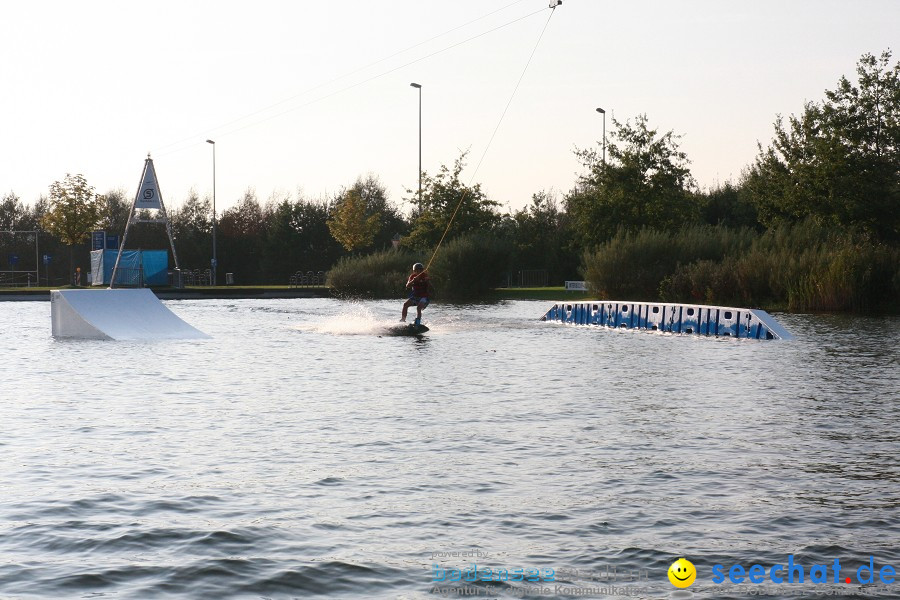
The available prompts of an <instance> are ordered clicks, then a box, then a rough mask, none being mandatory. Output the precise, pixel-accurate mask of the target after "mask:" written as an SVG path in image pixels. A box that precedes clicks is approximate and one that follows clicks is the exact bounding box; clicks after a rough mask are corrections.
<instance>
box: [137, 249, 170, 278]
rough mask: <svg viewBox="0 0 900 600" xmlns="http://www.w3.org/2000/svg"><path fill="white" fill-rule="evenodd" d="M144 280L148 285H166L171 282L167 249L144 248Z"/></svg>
mask: <svg viewBox="0 0 900 600" xmlns="http://www.w3.org/2000/svg"><path fill="white" fill-rule="evenodd" d="M141 263H142V264H143V267H144V282H145V283H146V284H147V285H166V284H167V283H168V282H169V253H168V251H166V250H144V251H143V256H142V258H141Z"/></svg>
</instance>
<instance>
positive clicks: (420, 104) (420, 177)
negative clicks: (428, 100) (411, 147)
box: [409, 83, 422, 206]
mask: <svg viewBox="0 0 900 600" xmlns="http://www.w3.org/2000/svg"><path fill="white" fill-rule="evenodd" d="M409 85H410V87H414V88H416V89H417V90H419V206H421V205H422V86H421V84H418V83H411V84H409Z"/></svg>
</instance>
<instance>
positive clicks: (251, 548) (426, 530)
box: [0, 299, 900, 599]
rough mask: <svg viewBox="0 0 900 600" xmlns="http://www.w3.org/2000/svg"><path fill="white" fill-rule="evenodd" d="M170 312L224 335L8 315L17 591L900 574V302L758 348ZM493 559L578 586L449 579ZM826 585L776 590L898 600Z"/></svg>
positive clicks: (449, 587)
mask: <svg viewBox="0 0 900 600" xmlns="http://www.w3.org/2000/svg"><path fill="white" fill-rule="evenodd" d="M167 304H168V306H169V307H170V308H171V309H172V310H174V311H175V312H176V313H178V314H179V315H180V316H182V317H183V318H184V319H185V320H187V321H188V322H190V323H191V324H193V325H195V326H196V327H198V328H199V329H201V330H203V331H205V332H206V333H208V334H210V335H211V336H212V338H211V339H209V340H203V341H175V342H171V341H169V342H155V343H134V342H101V341H56V340H54V339H53V338H52V337H51V336H50V316H49V312H50V304H49V303H48V302H4V303H0V329H2V337H0V357H2V359H0V360H2V364H0V374H2V379H0V395H2V402H0V424H2V432H0V457H2V464H3V468H2V471H0V490H2V495H0V598H88V597H89V598H96V597H100V598H168V597H172V598H176V597H178V598H273V599H282V598H307V597H315V596H321V597H325V596H327V597H334V598H438V597H441V595H442V594H445V595H451V596H452V597H458V595H459V594H463V593H464V592H466V591H467V590H468V593H469V595H470V596H471V595H473V594H477V595H478V596H480V597H482V598H484V597H509V598H514V597H571V596H567V595H566V594H568V593H569V592H567V591H566V590H569V591H571V590H572V589H574V588H579V589H582V590H585V589H587V588H591V589H592V590H593V591H590V592H585V595H586V596H588V597H614V596H613V595H612V594H613V593H615V590H616V589H618V588H616V587H615V586H622V588H627V589H628V590H629V593H632V594H633V597H646V598H659V597H674V598H678V597H702V598H713V597H715V598H731V597H742V596H740V591H741V590H740V589H739V588H740V586H736V585H734V584H730V583H729V582H728V580H727V579H726V583H725V586H726V587H727V586H728V585H730V586H731V587H730V588H727V589H724V590H723V589H717V588H715V584H714V583H713V582H712V581H711V577H712V571H711V569H712V568H713V566H714V565H716V564H722V565H724V566H725V569H726V571H727V569H728V567H729V566H731V565H733V564H735V563H740V564H742V565H743V566H744V567H745V568H749V566H750V565H752V564H754V563H759V564H763V565H766V566H767V568H768V566H771V565H773V564H778V563H784V562H785V561H787V557H788V555H793V557H794V559H793V560H794V562H795V563H799V564H802V565H806V568H807V576H809V568H810V567H811V566H812V565H813V564H827V565H831V564H832V563H833V562H834V560H835V559H839V560H840V564H841V565H842V566H844V567H845V571H846V574H848V575H852V574H854V573H855V571H856V569H857V567H858V566H860V565H863V564H867V562H868V560H869V557H870V556H873V557H874V562H875V567H876V570H877V569H878V568H880V567H881V566H882V565H885V564H889V565H893V566H894V567H895V569H896V570H897V571H898V572H900V547H898V541H900V512H898V507H900V467H898V452H900V428H898V423H900V409H898V406H900V363H898V348H900V319H898V318H896V317H887V318H851V317H843V316H840V317H838V316H804V315H779V317H778V318H779V320H780V321H781V322H782V324H783V325H784V326H785V327H786V328H787V329H788V330H790V331H791V332H792V333H794V334H795V335H796V336H797V340H796V341H793V342H756V341H748V340H733V339H728V340H715V339H696V338H691V337H680V336H674V335H665V334H655V333H646V332H633V331H608V330H600V329H589V328H578V327H572V326H564V325H559V324H548V323H542V322H540V321H538V320H537V319H538V318H539V317H540V315H542V314H543V313H544V312H545V311H546V310H547V308H549V303H546V302H514V303H507V304H499V305H490V306H448V305H435V306H432V307H431V308H429V310H428V311H427V312H428V314H427V317H428V318H427V319H426V321H427V322H428V324H429V325H430V326H431V328H432V329H431V331H430V332H429V333H428V334H427V335H425V336H423V337H420V338H394V337H384V336H382V335H381V334H382V333H384V330H385V328H386V327H387V326H389V325H391V324H393V321H394V320H395V319H396V318H397V316H398V313H399V303H387V302H367V303H361V304H352V303H343V302H338V301H333V300H322V299H298V300H240V301H229V300H204V301H183V302H168V303H167ZM471 555H474V556H471ZM679 556H686V557H688V558H689V559H690V560H691V561H692V562H693V563H694V564H695V565H696V568H697V570H698V576H697V581H696V583H695V584H694V585H693V586H692V587H691V588H689V590H688V591H679V590H676V588H674V587H673V586H672V585H671V584H670V583H669V581H668V579H667V577H666V574H665V573H666V569H667V568H668V566H669V565H670V564H671V563H672V561H674V560H675V559H676V558H678V557H679ZM472 563H476V564H477V568H478V569H479V570H480V571H479V573H480V574H483V573H484V571H483V570H484V569H486V568H491V569H495V570H496V569H506V570H508V572H509V573H513V572H514V571H515V570H516V569H523V570H524V571H523V572H524V573H526V574H527V573H529V571H528V569H537V570H539V572H540V573H541V574H542V576H545V577H546V575H547V574H548V573H550V572H551V571H550V570H552V573H553V575H552V579H553V581H550V582H542V583H540V584H539V583H535V582H528V581H524V582H515V581H508V582H484V581H481V582H476V583H467V582H465V581H461V582H460V581H455V582H451V581H448V579H449V578H450V577H452V576H456V577H458V576H459V574H457V575H448V573H450V574H452V573H453V569H454V568H455V569H463V570H464V569H466V568H471V565H472ZM613 570H614V571H615V572H614V573H613ZM603 573H606V575H603ZM469 574H471V571H470V573H469ZM844 574H845V572H843V571H842V574H841V578H842V579H843V576H844ZM441 577H443V578H444V580H443V581H437V582H435V581H433V580H434V579H440V578H441ZM828 577H829V582H831V572H830V571H829V575H828ZM487 578H488V579H491V576H488V577H487ZM876 583H877V578H876ZM560 585H562V586H563V587H562V588H559V587H556V586H560ZM592 586H593V587H592ZM601 586H605V587H602V589H601ZM804 586H805V587H804ZM804 586H801V585H799V584H796V585H793V586H788V585H787V584H783V585H782V586H781V587H780V588H779V587H778V586H776V585H774V584H773V583H772V582H771V581H767V585H766V584H762V586H757V587H758V589H757V590H756V591H763V587H764V588H765V589H766V590H768V593H769V596H770V597H775V596H778V595H779V594H781V593H782V592H781V591H779V590H782V591H784V595H788V591H786V590H792V591H793V590H801V589H812V590H813V591H830V593H835V594H844V595H847V596H850V595H852V594H861V595H862V596H863V597H865V596H871V595H882V596H884V597H891V596H892V597H900V583H897V582H895V583H894V584H893V586H892V587H891V588H890V589H889V590H888V591H887V592H884V591H883V590H880V588H879V587H878V586H877V585H873V586H861V585H859V584H858V583H857V582H855V581H854V582H853V583H851V584H846V583H844V582H843V581H841V582H839V583H838V584H833V583H829V584H818V585H813V586H812V587H811V588H810V586H809V582H808V581H807V583H806V584H804ZM744 587H746V586H744ZM751 587H752V586H751ZM541 590H546V592H542V591H541ZM773 590H774V591H773ZM855 597H860V596H855Z"/></svg>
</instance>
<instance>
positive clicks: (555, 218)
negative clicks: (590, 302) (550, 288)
mask: <svg viewBox="0 0 900 600" xmlns="http://www.w3.org/2000/svg"><path fill="white" fill-rule="evenodd" d="M504 230H505V232H506V234H507V236H509V237H510V238H511V240H512V242H513V246H514V255H513V261H514V262H513V267H514V268H515V269H516V270H520V269H546V270H547V271H548V276H549V278H550V281H552V282H554V283H559V282H562V281H565V280H566V279H567V278H568V279H574V278H575V277H576V276H577V275H578V265H579V262H580V252H575V251H574V250H573V247H572V239H571V230H570V228H569V226H568V216H567V215H566V213H565V212H564V211H561V210H560V208H559V204H558V202H557V200H556V197H555V195H554V194H553V193H552V192H548V191H541V192H538V193H537V194H534V195H533V196H532V197H531V204H530V205H528V206H526V207H525V208H523V209H521V210H518V211H516V212H515V213H513V214H512V215H511V216H510V217H508V218H507V219H506V220H505V222H504Z"/></svg>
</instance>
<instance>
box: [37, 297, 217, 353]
mask: <svg viewBox="0 0 900 600" xmlns="http://www.w3.org/2000/svg"><path fill="white" fill-rule="evenodd" d="M50 320H51V322H52V327H53V337H58V338H83V339H99V340H164V339H191V338H193V339H201V338H208V337H209V336H208V335H206V334H205V333H203V332H202V331H200V330H198V329H195V328H194V327H192V326H190V325H188V324H187V323H185V322H184V321H182V320H181V319H180V318H179V317H178V316H177V315H176V314H175V313H173V312H172V311H171V310H169V309H168V308H166V307H165V306H164V305H163V303H162V302H160V301H159V298H157V297H156V295H155V294H154V293H153V292H152V291H151V290H149V289H145V288H144V289H113V290H108V289H107V290H52V291H51V292H50Z"/></svg>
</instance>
